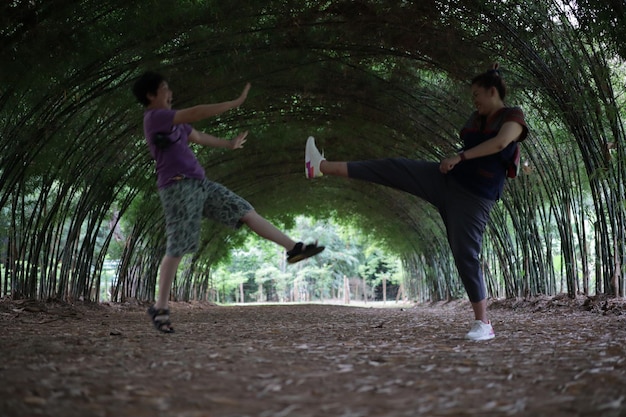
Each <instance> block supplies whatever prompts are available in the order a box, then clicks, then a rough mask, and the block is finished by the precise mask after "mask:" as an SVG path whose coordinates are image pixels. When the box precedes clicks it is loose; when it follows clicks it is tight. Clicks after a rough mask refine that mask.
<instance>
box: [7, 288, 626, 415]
mask: <svg viewBox="0 0 626 417" xmlns="http://www.w3.org/2000/svg"><path fill="white" fill-rule="evenodd" d="M586 310H592V311H586ZM491 312H492V317H493V319H494V328H495V330H496V333H497V337H496V339H494V340H491V341H487V342H469V341H465V340H464V339H463V336H464V334H465V332H466V331H467V330H468V328H469V325H470V323H469V315H468V313H469V306H468V305H467V304H466V303H463V302H457V303H450V304H439V305H436V306H419V307H411V308H404V309H398V308H396V309H377V308H354V307H342V306H328V305H287V306H249V307H215V306H207V305H200V304H183V303H177V304H175V305H173V316H172V320H173V321H174V324H175V327H176V333H175V334H173V335H164V334H159V333H157V332H156V331H155V330H154V329H153V328H152V327H151V326H150V324H149V322H148V318H147V315H146V314H145V309H144V307H140V306H119V305H118V306H91V307H89V306H69V305H58V304H52V305H50V304H47V305H40V304H36V303H7V302H4V303H0V321H1V322H2V324H3V325H4V326H3V328H4V331H3V332H2V337H1V343H0V355H1V358H2V359H1V362H0V416H7V417H8V416H11V417H12V416H21V417H24V416H28V417H30V416H64V417H73V416H107V417H122V416H137V417H142V416H146V417H148V416H150V417H160V416H163V417H166V416H167V417H209V416H211V417H213V416H220V417H222V416H228V417H231V416H251V417H252V416H255V417H287V416H297V417H308V416H337V417H360V416H389V417H391V416H393V417H401V416H407V417H408V416H411V417H415V416H533V417H537V416H550V417H554V416H615V417H618V416H626V309H625V308H624V307H623V306H621V305H610V304H608V303H606V302H605V303H604V304H603V303H602V302H598V303H592V304H590V305H588V306H583V305H582V302H568V301H567V300H565V301H559V300H558V299H552V300H543V301H541V302H533V303H530V302H521V301H520V302H505V303H496V304H493V305H492V306H491Z"/></svg>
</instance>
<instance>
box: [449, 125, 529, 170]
mask: <svg viewBox="0 0 626 417" xmlns="http://www.w3.org/2000/svg"><path fill="white" fill-rule="evenodd" d="M523 132H524V128H523V127H522V125H520V124H519V123H517V122H506V123H504V124H503V125H502V127H501V128H500V131H499V132H498V134H497V135H496V136H494V137H493V138H491V139H489V140H486V141H484V142H483V143H481V144H480V145H476V146H474V147H473V148H470V149H468V150H466V151H463V157H464V158H465V159H474V158H480V157H481V156H487V155H492V154H494V153H498V152H500V151H502V150H503V149H504V148H506V147H507V146H509V144H510V143H511V142H515V141H516V140H517V139H519V137H520V136H521V135H522V133H523ZM461 161H462V159H461V155H454V156H451V157H449V158H445V159H442V160H441V163H440V164H439V171H441V172H443V173H444V174H446V173H447V172H448V171H450V170H452V168H454V167H455V166H456V164H458V163H459V162H461Z"/></svg>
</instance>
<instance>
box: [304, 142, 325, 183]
mask: <svg viewBox="0 0 626 417" xmlns="http://www.w3.org/2000/svg"><path fill="white" fill-rule="evenodd" d="M325 159H326V158H324V155H323V154H320V151H319V150H318V149H317V147H316V146H315V138H314V137H313V136H309V138H308V139H307V140H306V147H305V148H304V173H305V175H306V177H307V178H318V177H321V176H322V175H324V174H322V171H320V163H322V161H324V160H325Z"/></svg>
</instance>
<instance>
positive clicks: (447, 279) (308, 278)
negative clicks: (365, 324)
mask: <svg viewBox="0 0 626 417" xmlns="http://www.w3.org/2000/svg"><path fill="white" fill-rule="evenodd" d="M624 22H625V15H624V7H623V2H621V1H619V0H611V1H600V0H584V1H582V0H581V1H576V2H569V1H564V2H537V1H530V0H524V1H518V2H510V1H497V0H493V1H486V2H485V1H477V0H427V1H421V2H391V3H390V2H378V1H361V2H351V1H339V2H325V3H324V2H323V3H317V2H296V1H270V2H265V3H264V4H259V2H258V1H252V0H236V1H232V2H216V1H191V0H190V1H175V0H166V1H159V2H156V1H153V0H141V1H135V2H122V1H119V0H110V1H104V2H103V1H94V0H80V1H67V0H59V1H54V2H45V1H40V0H37V1H19V0H15V1H9V2H5V3H3V4H2V6H0V41H1V42H0V60H1V61H2V68H1V69H0V149H1V150H2V152H0V184H2V185H1V187H0V209H1V213H2V220H3V222H2V224H3V225H6V226H2V227H0V232H1V233H2V235H1V236H0V238H1V239H2V242H3V243H2V248H3V251H2V253H0V258H1V259H2V260H3V263H2V265H3V266H2V269H1V270H0V271H1V272H2V275H1V276H0V284H1V285H0V295H2V296H6V295H12V296H16V297H19V296H28V297H39V298H48V297H59V298H65V299H72V298H78V297H86V298H97V296H95V297H94V296H93V295H92V294H95V293H97V291H94V290H95V289H96V288H95V287H96V286H97V285H98V280H99V278H100V277H99V271H100V270H101V269H102V264H103V261H104V260H105V258H107V257H108V258H110V259H116V260H120V263H119V265H120V267H119V270H118V271H117V277H118V281H117V282H116V285H117V286H118V289H119V292H118V293H117V298H118V299H122V298H124V297H138V298H142V299H146V298H151V297H152V296H153V295H154V288H155V281H156V274H157V268H158V263H159V260H160V257H161V256H162V254H163V245H164V234H163V233H164V232H163V224H162V217H161V211H160V206H159V200H158V196H157V194H156V189H155V178H154V165H153V162H152V161H151V160H150V157H149V155H148V153H147V151H146V147H145V143H144V140H143V138H142V136H143V134H142V129H141V113H142V109H141V107H140V106H139V105H138V104H137V103H135V101H134V98H133V97H132V95H131V94H130V86H131V85H132V82H133V80H134V79H135V77H136V76H137V75H138V74H139V73H141V72H142V71H144V70H146V69H155V70H158V71H161V72H163V73H164V74H166V76H167V77H168V79H169V80H170V84H171V86H172V88H173V89H174V97H175V106H176V107H185V106H189V105H194V104H198V103H205V102H216V101H224V100H230V99H232V98H233V97H235V96H236V95H237V94H238V93H239V91H240V90H241V87H242V86H243V85H244V83H245V82H246V81H250V82H252V86H253V87H252V90H251V93H250V96H249V98H248V100H247V101H246V103H245V104H244V106H242V107H241V108H240V109H237V110H235V111H232V112H228V113H226V114H224V115H222V116H220V117H219V118H215V119H212V120H209V121H206V122H203V123H199V124H198V125H197V126H196V127H197V128H198V129H203V130H206V131H209V132H211V133H213V134H215V135H218V136H223V137H230V136H233V135H234V134H236V132H239V131H242V130H249V131H250V135H249V141H248V143H247V144H246V147H245V148H244V149H242V150H239V151H237V152H229V151H224V150H208V149H196V152H197V154H198V156H199V159H200V160H201V162H202V163H203V165H204V166H205V167H206V170H207V174H208V176H209V178H210V179H212V180H215V181H218V182H221V183H223V184H224V185H226V186H227V187H229V188H231V189H232V190H234V191H235V192H237V193H239V194H240V195H242V196H243V197H244V198H246V199H248V200H249V201H251V202H252V203H253V205H254V206H255V208H256V209H257V210H258V211H259V212H260V213H261V214H263V215H264V216H265V217H267V218H269V219H270V220H272V221H273V222H275V223H277V224H279V225H282V226H284V227H285V228H287V229H292V228H294V227H295V229H293V230H300V231H301V232H302V236H301V238H302V239H307V240H314V239H319V240H320V242H321V243H323V244H327V245H328V249H327V251H326V252H325V253H324V255H323V257H320V261H318V260H317V259H316V260H312V261H309V263H308V264H307V268H302V270H300V269H298V273H297V274H295V277H294V276H293V274H292V276H291V278H288V277H286V276H285V275H284V274H286V273H287V272H288V271H290V269H289V268H287V269H285V268H283V267H282V266H281V265H276V264H275V261H276V259H279V258H280V256H278V255H277V254H276V253H273V252H272V251H273V250H275V249H270V247H271V245H270V246H266V244H265V243H261V242H257V243H258V245H256V246H257V247H258V248H259V250H260V252H259V253H256V255H253V254H252V253H251V254H248V252H247V250H246V249H244V248H246V247H247V246H246V245H244V241H245V242H247V239H249V236H248V234H247V233H245V232H242V231H240V232H233V231H230V230H226V229H224V228H223V227H221V226H219V225H215V224H212V223H207V224H205V225H203V229H202V238H201V248H200V251H199V252H198V253H197V254H196V256H194V257H193V258H192V259H191V260H190V261H189V264H188V265H187V266H188V268H187V269H186V272H187V275H184V278H181V281H184V282H182V283H180V284H181V285H180V290H181V292H177V293H176V294H179V295H177V296H179V297H181V298H185V297H192V296H193V295H191V294H192V290H191V289H195V290H198V294H200V293H202V294H204V292H206V291H207V288H209V287H210V288H214V289H215V290H217V291H218V292H220V294H221V300H224V301H230V300H235V299H236V297H235V295H234V294H236V293H237V287H238V286H240V285H241V284H243V285H244V287H245V292H246V297H247V298H248V300H246V301H251V300H252V299H254V298H255V297H256V298H259V297H265V298H268V297H269V298H272V297H273V298H275V299H280V298H281V297H292V295H286V294H291V293H290V291H292V290H293V289H294V288H298V291H302V292H303V294H308V296H312V297H318V298H323V297H327V296H331V291H337V290H338V288H340V287H341V286H342V285H343V283H342V282H341V280H342V279H343V276H344V275H347V276H364V277H366V279H367V280H369V281H370V282H371V283H372V284H373V283H374V282H379V281H380V279H381V277H382V276H384V275H385V274H387V273H389V276H390V277H392V276H396V275H402V276H403V277H404V281H405V284H406V286H407V291H409V292H411V296H413V297H415V298H416V299H441V298H450V297H458V296H462V295H463V291H462V287H461V286H460V284H459V281H458V279H457V277H456V272H455V269H454V265H453V263H452V262H451V259H450V254H449V249H448V247H447V242H446V240H445V230H444V229H443V227H442V223H441V222H440V220H439V216H438V213H436V212H435V210H433V209H432V207H429V206H428V205H426V204H424V203H423V202H421V201H418V200H417V199H416V198H414V197H412V196H410V195H407V194H403V193H400V192H395V191H392V190H388V189H385V188H383V187H378V186H374V185H371V184H362V183H358V182H355V181H349V180H344V179H337V178H322V179H320V180H319V181H311V182H307V181H306V180H304V178H303V176H302V153H303V145H304V141H305V139H306V137H307V136H309V135H313V136H315V137H316V138H317V140H318V143H319V144H320V146H321V147H322V148H323V149H324V150H325V152H326V155H327V156H328V157H329V158H331V159H334V160H355V159H365V158H381V157H393V156H404V157H410V158H424V159H429V160H438V159H439V158H441V157H443V156H444V155H448V154H450V153H452V152H454V151H455V149H456V147H457V146H458V129H459V127H460V126H461V125H462V123H463V122H464V120H465V118H466V117H467V115H468V114H469V112H470V111H471V110H472V107H471V106H472V104H471V101H470V98H469V94H468V93H467V83H468V80H469V79H471V77H472V76H473V75H474V74H475V73H477V72H479V71H482V70H484V69H486V68H487V67H488V66H489V65H490V64H491V62H493V61H498V62H499V63H500V64H501V67H502V68H503V74H504V77H505V79H506V81H507V83H508V85H509V100H510V103H511V104H515V105H521V106H522V108H523V109H524V111H525V112H526V114H527V117H528V121H529V124H530V127H531V135H530V137H529V139H528V140H527V141H526V143H524V144H523V158H524V162H525V163H526V165H525V173H524V175H522V176H521V177H520V178H518V180H515V181H514V182H511V183H509V184H508V185H507V191H506V194H505V199H504V202H502V203H501V204H499V205H498V208H497V209H496V212H494V219H493V221H492V223H491V224H490V226H489V230H488V233H487V235H486V238H485V242H484V246H485V250H484V253H483V258H484V259H485V262H487V263H488V266H489V268H490V270H489V271H490V274H491V275H490V292H491V294H493V295H499V294H504V295H505V296H522V295H526V294H534V293H538V292H543V291H547V292H550V291H556V290H557V289H556V288H557V286H556V285H554V284H555V282H556V281H561V280H562V281H563V282H564V291H566V292H568V293H569V294H570V295H574V294H576V293H577V292H578V291H583V292H607V293H611V294H621V295H623V294H624V292H625V291H626V288H625V287H626V284H625V282H626V281H625V280H624V279H623V278H620V279H619V282H617V283H615V282H613V281H612V277H613V276H615V274H614V272H615V270H616V269H620V268H622V266H621V265H618V264H620V263H621V261H620V262H616V260H621V259H623V257H624V256H623V255H624V253H625V252H626V249H625V248H626V207H624V203H623V194H624V192H623V184H624V179H625V178H626V154H625V153H624V146H623V144H624V143H625V133H624V123H623V120H624V117H625V113H624V112H625V110H624V109H625V108H626V106H625V97H626V94H624V93H625V91H624V85H623V79H624V75H625V72H624V59H625V57H626V53H625V49H624V48H625V45H626V44H625V43H624V42H623V39H624V30H625V29H624V28H626V25H625V24H624ZM113 210H118V211H119V213H120V216H121V217H120V227H121V230H122V232H123V233H122V234H123V236H124V239H123V240H121V241H117V240H115V238H114V236H113V233H112V230H111V228H110V227H109V220H110V217H111V212H112V211H113ZM302 215H304V216H305V218H306V219H316V221H313V220H310V222H311V223H310V224H308V225H306V226H303V227H302V228H300V226H298V222H299V221H301V220H298V219H299V217H298V216H302ZM318 221H319V222H318ZM330 224H339V225H341V226H342V227H340V228H339V229H340V230H342V231H341V232H336V233H335V232H332V231H330V230H337V229H336V228H335V227H329V225H330ZM344 226H349V227H344ZM342 242H346V243H345V244H344V243H342ZM355 242H357V243H355ZM240 251H243V252H241V253H240ZM382 253H386V254H393V256H397V257H398V258H400V259H401V266H400V267H398V266H397V265H396V263H394V262H391V263H386V262H385V261H384V259H381V258H385V257H384V256H382ZM592 256H593V258H591V257H592ZM248 257H251V258H252V259H249V260H248V261H247V262H249V263H250V265H251V264H252V262H253V261H254V268H253V269H247V268H251V266H250V265H245V262H243V260H245V259H246V258H248ZM240 258H242V259H243V260H242V259H240ZM256 258H261V260H257V259H256ZM553 259H562V265H564V267H563V268H554V262H555V261H553ZM592 259H593V260H592ZM240 261H241V262H243V263H242V265H239V266H237V264H238V262H240ZM322 261H323V262H322ZM559 262H561V261H559ZM218 264H219V265H220V266H219V268H218V269H220V268H221V269H224V268H226V265H227V264H229V265H230V264H232V265H234V266H232V267H233V268H240V269H241V270H242V271H263V272H262V273H261V272H259V275H258V277H257V276H255V275H254V274H247V275H246V274H244V275H241V276H238V275H237V274H236V273H234V272H233V275H232V276H231V275H230V274H225V273H224V274H222V275H220V273H221V272H218V271H217V270H216V267H215V265H218ZM359 267H360V268H361V269H360V270H359ZM272 268H277V270H274V269H272ZM292 269H293V268H292ZM399 270H400V271H401V272H402V274H399V272H398V271H399ZM233 271H235V269H233ZM555 271H556V272H555ZM561 271H562V272H561ZM579 271H581V272H580V273H579ZM559 274H563V276H558V277H557V275H559ZM208 276H211V277H212V279H213V282H209V281H207V278H206V277H208ZM580 276H582V277H583V278H581V277H580ZM390 279H391V278H390ZM257 281H258V282H257ZM218 283H219V284H218ZM296 283H297V285H296ZM588 283H592V285H595V288H589V287H588ZM192 284H193V285H192ZM185 288H186V289H187V290H184V289H185ZM220 288H221V289H220ZM185 291H187V292H185ZM335 295H336V292H335ZM269 298H268V299H269Z"/></svg>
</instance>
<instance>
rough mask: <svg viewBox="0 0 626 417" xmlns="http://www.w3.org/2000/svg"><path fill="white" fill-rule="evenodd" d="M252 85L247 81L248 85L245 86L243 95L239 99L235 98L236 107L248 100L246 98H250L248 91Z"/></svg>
mask: <svg viewBox="0 0 626 417" xmlns="http://www.w3.org/2000/svg"><path fill="white" fill-rule="evenodd" d="M250 87H251V85H250V83H246V86H245V87H244V88H243V91H242V92H241V95H240V96H239V97H238V98H237V100H235V107H239V106H241V105H242V104H243V102H244V101H246V98H248V91H250Z"/></svg>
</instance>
